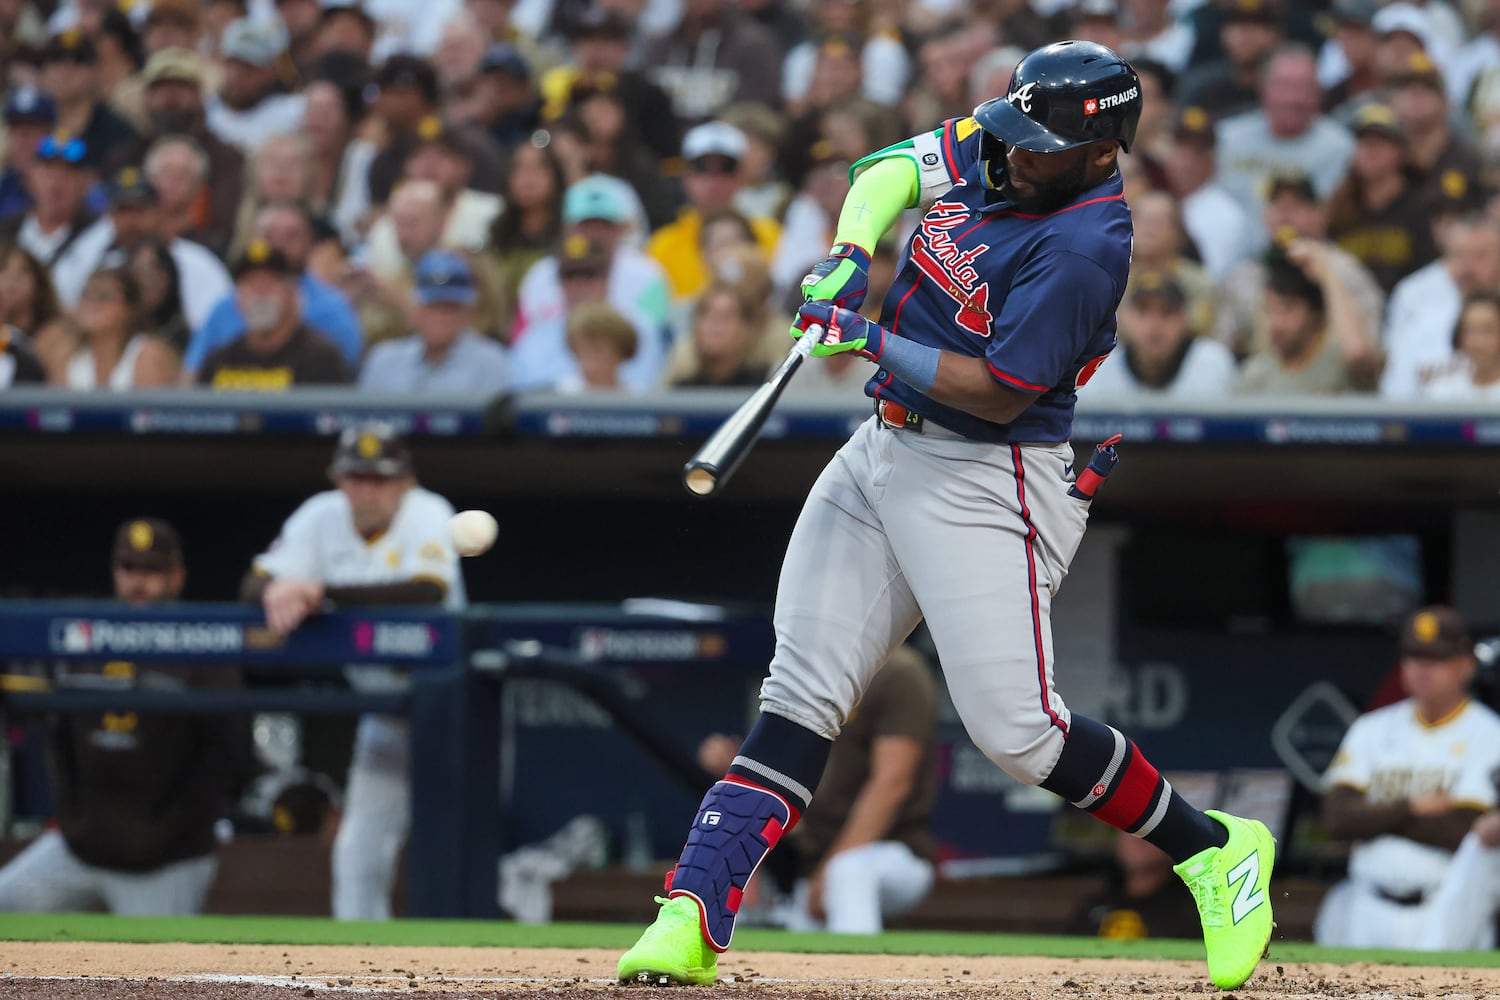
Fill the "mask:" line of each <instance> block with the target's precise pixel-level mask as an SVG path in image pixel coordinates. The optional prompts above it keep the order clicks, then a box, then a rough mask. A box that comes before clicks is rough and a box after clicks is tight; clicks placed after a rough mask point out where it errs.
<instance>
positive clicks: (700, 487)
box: [682, 465, 719, 497]
mask: <svg viewBox="0 0 1500 1000" xmlns="http://www.w3.org/2000/svg"><path fill="white" fill-rule="evenodd" d="M682 484H683V485H684V486H686V487H687V488H688V491H689V492H691V493H694V494H696V495H698V496H700V497H706V496H708V495H709V494H710V493H712V492H713V491H714V487H716V486H718V485H719V475H718V473H716V472H714V471H713V470H712V469H706V468H704V467H703V466H701V465H700V466H697V467H695V468H692V469H689V470H687V472H686V473H685V474H684V475H683V477H682Z"/></svg>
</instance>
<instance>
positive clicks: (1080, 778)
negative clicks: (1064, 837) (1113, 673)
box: [1042, 715, 1229, 864]
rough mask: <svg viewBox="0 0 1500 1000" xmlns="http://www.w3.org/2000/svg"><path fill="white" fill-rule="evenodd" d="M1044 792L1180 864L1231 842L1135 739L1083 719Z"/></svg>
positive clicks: (1070, 729) (1078, 720) (1071, 733)
mask: <svg viewBox="0 0 1500 1000" xmlns="http://www.w3.org/2000/svg"><path fill="white" fill-rule="evenodd" d="M1042 787H1043V788H1045V789H1047V791H1049V792H1053V793H1054V794H1057V795H1061V796H1062V797H1063V798H1065V799H1067V800H1068V801H1069V802H1071V803H1073V804H1074V805H1075V806H1077V807H1078V808H1080V809H1082V810H1084V811H1085V812H1089V813H1092V814H1093V815H1094V816H1096V817H1097V818H1099V819H1101V820H1103V821H1104V822H1106V823H1108V824H1109V825H1110V826H1112V827H1114V828H1116V829H1117V830H1123V831H1124V832H1126V833H1129V834H1132V835H1134V836H1137V837H1140V838H1141V839H1143V840H1146V841H1149V842H1151V843H1153V844H1155V845H1156V846H1157V847H1160V848H1161V849H1162V850H1163V851H1165V852H1166V853H1167V854H1168V855H1169V856H1170V857H1171V858H1172V861H1173V862H1174V863H1177V864H1181V863H1182V862H1184V861H1186V860H1187V859H1188V858H1190V857H1192V856H1193V855H1194V854H1197V853H1198V852H1199V851H1203V850H1207V849H1208V848H1210V847H1223V846H1224V844H1225V842H1226V841H1227V840H1228V838H1229V831H1228V830H1227V829H1225V827H1224V825H1223V824H1222V823H1219V822H1218V821H1217V820H1215V819H1214V818H1213V817H1212V816H1207V815H1205V814H1203V813H1201V812H1199V811H1198V810H1197V809H1194V808H1193V807H1192V806H1191V805H1189V804H1188V803H1187V802H1186V801H1184V800H1183V798H1182V797H1181V796H1179V795H1174V794H1173V793H1172V785H1171V783H1170V782H1168V781H1167V779H1166V778H1163V777H1162V776H1161V774H1160V773H1158V772H1157V770H1156V768H1154V767H1152V766H1151V762H1150V761H1148V760H1147V759H1146V758H1145V756H1144V755H1143V754H1142V753H1141V751H1140V748H1139V747H1137V746H1136V745H1135V742H1134V741H1133V740H1129V739H1127V738H1126V737H1125V735H1124V734H1123V733H1121V732H1120V731H1119V730H1118V729H1114V728H1113V727H1110V726H1106V725H1104V724H1103V723H1101V722H1095V721H1094V720H1093V719H1089V718H1085V717H1083V716H1081V715H1075V716H1073V724H1072V725H1071V726H1069V727H1068V737H1067V742H1066V743H1065V744H1063V752H1062V756H1060V757H1058V759H1057V766H1056V767H1054V768H1053V769H1052V773H1051V774H1049V775H1048V776H1047V780H1046V781H1044V782H1042Z"/></svg>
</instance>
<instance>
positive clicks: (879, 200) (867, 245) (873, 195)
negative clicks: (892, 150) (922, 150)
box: [833, 157, 918, 253]
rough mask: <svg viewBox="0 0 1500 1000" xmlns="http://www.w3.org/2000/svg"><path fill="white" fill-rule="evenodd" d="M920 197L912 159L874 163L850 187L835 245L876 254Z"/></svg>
mask: <svg viewBox="0 0 1500 1000" xmlns="http://www.w3.org/2000/svg"><path fill="white" fill-rule="evenodd" d="M917 194H918V189H917V167H916V164H915V163H913V162H912V161H911V160H909V159H907V158H905V157H893V158H891V159H888V160H880V161H878V162H876V163H872V164H870V166H869V167H867V168H866V169H865V170H864V171H863V172H862V173H860V175H859V176H858V177H856V178H855V179H854V184H853V185H852V186H851V187H850V188H849V195H848V197H846V198H845V199H844V208H843V210H842V211H841V212H839V225H838V230H837V232H836V234H835V235H834V238H833V240H834V242H835V243H853V244H854V245H855V246H857V247H861V248H864V249H865V250H866V251H868V252H869V253H874V252H875V244H876V243H879V242H880V238H881V237H882V236H884V235H885V234H886V231H887V230H889V229H890V228H891V226H893V225H895V223H896V219H897V218H898V217H899V216H900V215H901V213H902V212H903V211H905V210H906V209H908V208H910V207H912V206H913V205H915V204H916V203H917Z"/></svg>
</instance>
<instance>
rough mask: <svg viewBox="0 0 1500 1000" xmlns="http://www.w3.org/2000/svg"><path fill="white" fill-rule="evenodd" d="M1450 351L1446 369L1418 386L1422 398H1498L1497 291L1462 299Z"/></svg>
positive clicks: (1499, 319)
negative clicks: (1450, 358) (1450, 355)
mask: <svg viewBox="0 0 1500 1000" xmlns="http://www.w3.org/2000/svg"><path fill="white" fill-rule="evenodd" d="M1453 352H1454V353H1453V359H1452V361H1451V362H1450V364H1449V368H1448V370H1447V371H1445V372H1443V373H1442V374H1439V375H1434V376H1433V377H1432V378H1431V380H1429V381H1428V382H1425V383H1423V384H1422V385H1421V387H1420V389H1419V392H1420V394H1421V396H1422V398H1424V399H1460V400H1467V401H1470V402H1474V401H1480V400H1497V399H1500V292H1496V291H1492V290H1491V291H1481V292H1475V293H1473V294H1471V295H1469V296H1468V297H1467V298H1466V299H1464V305H1463V310H1462V311H1461V312H1460V313H1459V314H1458V323H1457V324H1456V325H1455V326H1454V328H1453Z"/></svg>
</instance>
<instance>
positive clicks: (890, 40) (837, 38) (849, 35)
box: [781, 0, 912, 108]
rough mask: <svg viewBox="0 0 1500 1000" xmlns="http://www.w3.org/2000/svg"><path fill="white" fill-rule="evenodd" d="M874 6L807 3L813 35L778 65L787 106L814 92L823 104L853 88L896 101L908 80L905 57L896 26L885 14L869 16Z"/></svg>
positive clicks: (812, 98) (830, 0)
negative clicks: (814, 22)
mask: <svg viewBox="0 0 1500 1000" xmlns="http://www.w3.org/2000/svg"><path fill="white" fill-rule="evenodd" d="M874 6H875V5H872V4H864V3H850V2H849V0H817V2H815V3H814V4H813V5H812V11H813V16H814V17H816V18H817V21H818V29H817V33H816V38H815V39H810V40H808V41H804V42H801V43H799V44H797V45H795V46H793V47H792V49H791V51H789V52H788V53H787V54H786V59H785V61H784V62H782V64H781V99H782V101H783V102H785V104H786V106H787V107H788V108H796V107H799V106H801V105H803V104H804V103H806V102H811V103H813V104H816V103H818V101H819V99H820V94H819V92H820V91H821V92H822V93H821V98H822V101H823V103H825V104H827V103H836V102H837V100H838V99H841V98H847V97H852V96H854V94H855V93H858V94H859V95H861V96H863V97H865V98H866V99H868V100H871V101H875V102H876V103H878V104H885V105H889V106H892V107H894V106H896V105H899V104H900V103H901V99H902V97H904V96H905V94H906V85H907V83H908V81H909V80H910V79H911V70H912V66H911V57H910V56H908V55H907V54H906V46H905V45H904V44H903V43H902V39H901V32H900V28H899V26H898V25H897V24H895V23H893V21H892V19H891V18H890V16H889V15H888V14H883V13H880V12H876V13H875V14H873V15H872V14H871V8H872V7H874ZM835 77H839V78H842V81H843V82H837V81H835V79H834V78H835ZM830 97H832V98H834V100H832V101H830V100H829V98H830Z"/></svg>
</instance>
